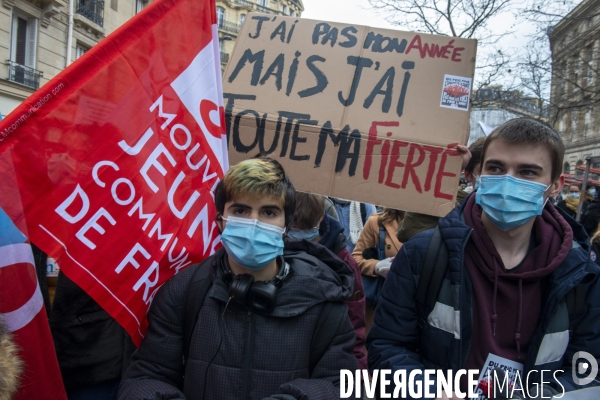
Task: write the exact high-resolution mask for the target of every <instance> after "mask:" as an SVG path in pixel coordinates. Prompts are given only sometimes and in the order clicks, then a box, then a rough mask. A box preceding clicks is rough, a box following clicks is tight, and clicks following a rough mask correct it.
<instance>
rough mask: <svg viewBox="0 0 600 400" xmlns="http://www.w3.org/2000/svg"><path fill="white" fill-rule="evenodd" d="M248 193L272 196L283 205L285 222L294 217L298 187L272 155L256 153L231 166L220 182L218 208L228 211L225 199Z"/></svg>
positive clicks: (259, 196)
mask: <svg viewBox="0 0 600 400" xmlns="http://www.w3.org/2000/svg"><path fill="white" fill-rule="evenodd" d="M243 196H248V197H250V198H253V199H257V198H262V197H270V198H273V199H275V200H278V201H280V202H281V204H282V205H283V212H284V215H285V226H286V227H288V226H289V225H290V222H291V220H292V213H293V212H294V208H295V206H296V189H294V185H292V182H291V181H290V178H289V177H288V176H287V175H286V174H285V171H284V169H283V167H282V166H281V164H279V162H277V161H276V160H273V159H272V158H269V157H255V158H251V159H249V160H244V161H241V162H240V163H238V164H236V165H234V166H232V167H231V168H230V169H229V171H227V173H226V174H225V176H224V177H223V180H222V181H220V182H219V183H218V184H217V187H216V189H215V208H216V209H217V212H218V213H219V214H221V215H222V214H223V213H224V212H225V203H227V202H228V201H231V200H235V199H239V198H241V197H243Z"/></svg>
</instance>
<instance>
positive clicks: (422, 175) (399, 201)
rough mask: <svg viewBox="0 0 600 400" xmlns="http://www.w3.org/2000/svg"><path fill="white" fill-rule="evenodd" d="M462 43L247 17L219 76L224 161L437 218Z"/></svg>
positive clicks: (450, 149) (465, 83)
mask: <svg viewBox="0 0 600 400" xmlns="http://www.w3.org/2000/svg"><path fill="white" fill-rule="evenodd" d="M475 47H476V42H475V41H474V40H464V39H458V38H448V37H441V36H433V35H425V34H415V33H409V32H400V31H391V30H375V29H370V28H367V27H362V26H348V25H342V24H335V23H327V22H319V21H311V20H303V19H294V18H288V17H281V16H276V17H273V16H266V15H260V14H252V15H251V16H250V17H249V18H248V19H247V22H246V23H245V24H244V26H243V28H242V31H241V33H240V37H239V39H238V42H237V43H236V48H235V51H234V53H233V55H232V58H231V60H230V62H229V65H228V68H227V71H226V72H225V76H224V92H225V93H224V97H225V114H226V129H227V133H228V140H229V152H230V158H231V161H232V163H235V162H238V161H240V160H242V159H245V158H249V157H252V156H254V155H255V154H257V153H259V152H260V153H265V154H269V155H270V156H271V157H274V158H276V159H278V160H279V161H280V162H282V164H283V165H284V167H285V168H286V171H287V172H288V174H290V176H291V178H292V181H293V182H294V185H295V186H296V188H298V189H300V190H303V191H309V192H314V193H321V194H326V195H332V196H336V197H342V198H349V199H353V200H360V201H365V202H370V203H376V204H381V205H387V206H392V207H395V208H401V209H407V210H413V211H419V212H426V213H429V214H438V215H442V214H445V213H446V212H448V211H449V210H450V209H451V208H452V203H453V202H452V199H453V198H454V195H455V193H456V188H457V186H458V177H457V173H458V171H459V168H460V167H459V165H460V157H459V153H458V152H457V151H456V150H455V149H454V148H455V147H456V145H457V144H458V143H465V142H466V140H467V135H468V131H469V122H468V118H469V115H468V112H464V111H467V110H468V103H469V96H470V92H471V87H470V86H471V78H472V76H473V72H474V65H475V64H474V60H475Z"/></svg>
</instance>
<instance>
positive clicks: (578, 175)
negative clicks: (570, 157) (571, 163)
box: [575, 160, 583, 178]
mask: <svg viewBox="0 0 600 400" xmlns="http://www.w3.org/2000/svg"><path fill="white" fill-rule="evenodd" d="M581 166H583V161H581V160H579V161H577V164H576V167H577V169H576V170H575V176H576V177H578V178H579V177H581V176H583V171H582V170H580V169H579V167H581Z"/></svg>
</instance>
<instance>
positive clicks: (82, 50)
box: [75, 43, 89, 60]
mask: <svg viewBox="0 0 600 400" xmlns="http://www.w3.org/2000/svg"><path fill="white" fill-rule="evenodd" d="M88 50H89V48H87V47H85V46H83V45H81V44H79V43H77V46H75V59H76V60H77V59H78V58H79V57H81V56H82V55H84V54H85V52H86V51H88Z"/></svg>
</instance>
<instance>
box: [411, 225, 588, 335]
mask: <svg viewBox="0 0 600 400" xmlns="http://www.w3.org/2000/svg"><path fill="white" fill-rule="evenodd" d="M447 268H448V248H447V247H446V244H445V243H444V241H443V240H442V234H441V233H440V228H439V226H436V227H435V229H434V230H433V235H432V236H431V240H430V241H429V246H428V247H427V253H426V254H425V261H424V262H423V269H422V270H421V277H420V278H419V285H418V287H417V298H416V304H417V313H418V316H419V327H420V328H421V329H422V328H423V325H424V324H425V322H426V321H427V317H428V316H429V314H431V312H432V311H433V308H434V307H435V303H436V301H437V298H438V295H439V293H440V289H441V288H442V282H443V280H444V276H445V275H446V269H447ZM586 296H587V285H586V284H582V283H580V284H579V285H577V286H575V287H574V288H573V289H571V290H569V292H568V293H567V295H566V296H565V301H566V303H567V309H568V311H569V330H570V331H572V330H573V328H574V326H575V325H576V324H577V322H579V320H580V319H581V317H583V314H584V313H585V300H586Z"/></svg>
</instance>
